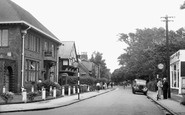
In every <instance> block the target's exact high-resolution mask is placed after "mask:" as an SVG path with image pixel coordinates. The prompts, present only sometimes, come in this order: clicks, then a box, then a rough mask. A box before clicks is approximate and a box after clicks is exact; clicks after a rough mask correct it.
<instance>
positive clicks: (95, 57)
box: [90, 52, 110, 79]
mask: <svg viewBox="0 0 185 115" xmlns="http://www.w3.org/2000/svg"><path fill="white" fill-rule="evenodd" d="M90 61H91V62H93V63H95V64H96V65H97V66H99V67H100V78H107V79H109V76H110V69H108V68H107V66H106V63H105V60H104V59H103V54H102V53H100V52H93V54H92V55H91V59H90Z"/></svg>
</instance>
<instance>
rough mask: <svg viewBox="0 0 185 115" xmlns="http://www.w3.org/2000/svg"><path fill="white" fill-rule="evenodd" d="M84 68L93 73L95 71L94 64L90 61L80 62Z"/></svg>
mask: <svg viewBox="0 0 185 115" xmlns="http://www.w3.org/2000/svg"><path fill="white" fill-rule="evenodd" d="M80 63H81V64H82V65H83V66H85V67H86V68H87V69H88V70H89V71H92V69H93V62H91V61H88V60H81V62H80Z"/></svg>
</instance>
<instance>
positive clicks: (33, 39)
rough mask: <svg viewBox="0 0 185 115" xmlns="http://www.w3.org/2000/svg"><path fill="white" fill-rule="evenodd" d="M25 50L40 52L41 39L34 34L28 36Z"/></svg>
mask: <svg viewBox="0 0 185 115" xmlns="http://www.w3.org/2000/svg"><path fill="white" fill-rule="evenodd" d="M25 48H26V49H29V50H31V51H35V52H40V38H39V37H37V36H35V35H33V34H27V35H26V38H25Z"/></svg>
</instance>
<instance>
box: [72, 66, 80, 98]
mask: <svg viewBox="0 0 185 115" xmlns="http://www.w3.org/2000/svg"><path fill="white" fill-rule="evenodd" d="M73 65H74V67H75V68H77V77H78V87H77V93H78V100H80V73H79V67H78V65H79V63H78V62H74V63H73Z"/></svg>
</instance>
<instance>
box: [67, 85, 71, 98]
mask: <svg viewBox="0 0 185 115" xmlns="http://www.w3.org/2000/svg"><path fill="white" fill-rule="evenodd" d="M68 95H69V96H70V95H71V86H69V87H68Z"/></svg>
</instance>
